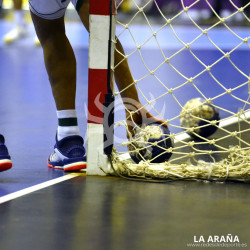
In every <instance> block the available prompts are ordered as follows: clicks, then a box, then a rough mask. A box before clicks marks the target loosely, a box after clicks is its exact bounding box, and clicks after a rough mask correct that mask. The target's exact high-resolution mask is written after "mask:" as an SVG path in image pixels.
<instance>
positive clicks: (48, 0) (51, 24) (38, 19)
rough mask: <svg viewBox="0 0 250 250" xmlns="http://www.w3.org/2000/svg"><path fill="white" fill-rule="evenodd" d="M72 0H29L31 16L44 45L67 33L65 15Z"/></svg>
mask: <svg viewBox="0 0 250 250" xmlns="http://www.w3.org/2000/svg"><path fill="white" fill-rule="evenodd" d="M69 2H70V0H66V1H63V2H61V0H42V1H40V0H29V4H30V10H31V17H32V21H33V23H34V27H35V29H36V33H37V36H38V38H39V40H40V42H41V44H42V45H43V43H44V42H45V41H46V40H50V41H54V40H55V39H57V38H60V36H64V35H65V24H64V15H65V10H66V8H67V6H68V4H69Z"/></svg>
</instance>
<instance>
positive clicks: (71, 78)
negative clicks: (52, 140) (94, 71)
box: [31, 12, 86, 171]
mask: <svg viewBox="0 0 250 250" xmlns="http://www.w3.org/2000/svg"><path fill="white" fill-rule="evenodd" d="M31 17H32V20H33V23H34V26H35V29H36V33H37V36H38V38H39V40H40V42H41V46H42V48H43V53H44V61H45V66H46V69H47V72H48V76H49V81H50V84H51V88H52V93H53V96H54V100H55V103H56V108H57V117H58V129H57V135H56V145H55V150H54V153H52V154H51V155H50V156H49V159H48V166H49V167H51V168H55V169H63V170H64V171H75V170H80V169H83V168H86V157H85V149H84V147H83V139H82V137H81V136H80V135H79V128H78V124H77V116H76V110H75V96H76V59H75V55H74V52H73V49H72V47H71V45H70V43H69V41H68V38H67V36H66V34H65V25H64V17H61V18H58V19H54V20H46V19H43V18H40V17H38V16H36V15H35V14H33V13H32V12H31Z"/></svg>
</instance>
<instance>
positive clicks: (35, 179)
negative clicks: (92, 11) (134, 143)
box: [0, 21, 250, 250]
mask: <svg viewBox="0 0 250 250" xmlns="http://www.w3.org/2000/svg"><path fill="white" fill-rule="evenodd" d="M11 25H12V24H11V23H8V22H7V23H6V22H4V21H0V37H2V36H3V34H4V33H5V32H6V31H8V30H9V29H10V28H11ZM158 28H159V27H157V26H154V29H155V30H157V29H158ZM131 29H132V32H133V34H134V35H135V36H137V37H138V41H139V43H144V42H145V40H144V37H145V36H146V37H147V32H148V30H147V29H146V28H143V27H141V26H134V27H132V28H131ZM235 29H237V27H235ZM29 30H30V36H29V37H28V38H25V39H24V40H22V41H20V42H18V43H17V44H15V45H9V46H6V45H4V44H2V42H0V102H1V105H0V119H1V124H0V132H1V133H2V134H3V135H4V136H5V139H6V144H7V146H8V148H9V152H10V154H11V157H12V161H13V168H12V169H11V170H9V171H6V172H1V173H0V201H1V199H3V198H4V197H6V195H11V194H13V193H14V192H17V191H22V190H25V189H26V188H30V187H33V186H35V185H38V184H42V183H47V181H50V180H58V178H61V177H63V178H64V177H65V176H67V175H68V174H65V173H63V172H62V171H60V170H52V169H48V167H47V157H48V156H49V154H50V153H51V152H52V151H53V146H54V142H55V139H54V138H55V133H56V127H57V119H56V108H55V104H54V101H53V98H52V93H51V89H50V85H49V81H48V77H47V73H46V70H45V67H44V63H43V54H42V49H41V48H40V47H35V46H34V45H33V38H34V35H35V34H34V30H33V27H32V25H31V24H30V26H29ZM176 32H177V33H178V34H180V36H182V40H183V41H185V42H186V43H189V42H191V41H192V40H193V39H194V38H195V37H196V36H197V35H199V31H198V30H196V29H193V28H191V27H181V26H180V27H177V29H176ZM237 32H238V34H240V36H241V37H249V35H250V28H241V27H238V30H237ZM118 33H119V30H118ZM67 34H68V36H69V39H70V41H71V42H72V45H73V48H74V50H75V54H76V58H77V62H78V71H77V74H78V75H77V79H78V86H77V101H76V104H77V112H78V117H79V118H78V122H79V125H80V126H79V127H80V132H81V135H82V136H83V137H84V138H86V126H87V125H86V107H87V84H88V33H87V32H86V31H84V28H83V27H82V26H81V25H80V24H77V23H71V24H67ZM211 37H212V38H213V39H214V42H215V43H216V44H217V45H218V46H219V47H220V48H222V50H223V51H225V52H228V51H230V50H231V49H232V48H233V47H235V46H236V45H237V44H239V43H240V42H239V39H237V38H236V37H232V36H231V35H230V33H228V32H227V31H225V29H223V28H222V27H219V28H217V29H215V30H214V32H212V33H211ZM120 39H121V41H125V40H127V43H126V44H127V45H126V47H125V50H126V52H127V53H131V52H133V46H132V41H130V40H129V38H127V37H126V34H124V35H121V36H120ZM159 41H160V43H161V45H162V50H163V52H164V54H165V55H167V57H171V56H172V55H173V54H174V53H176V52H177V51H179V50H180V49H181V48H182V47H183V44H181V43H179V42H178V41H176V37H172V36H171V32H170V30H166V33H161V35H159ZM192 46H193V47H192V51H193V53H194V54H195V55H196V56H197V57H198V58H200V59H201V60H202V61H203V62H205V63H206V64H207V65H211V64H213V62H215V61H216V60H218V59H219V58H220V57H221V56H222V53H221V52H219V51H218V50H217V49H215V48H214V46H212V45H211V43H209V42H207V41H206V40H204V41H203V40H201V42H200V43H194V44H193V45H192ZM142 54H143V57H144V58H145V61H147V62H148V61H150V63H149V65H147V67H148V68H149V69H150V70H154V69H155V68H156V67H157V65H159V64H160V63H161V62H162V60H163V57H162V54H161V53H160V52H159V50H158V49H157V44H156V43H155V42H154V41H153V40H152V41H149V42H148V43H147V44H146V46H145V47H144V49H143V50H142ZM150 58H152V60H148V59H150ZM249 58H250V50H249V43H248V45H247V44H243V45H242V46H240V48H239V49H237V51H235V52H233V53H232V55H231V60H232V61H233V62H234V63H235V64H236V65H237V67H238V68H239V69H240V70H241V71H242V72H244V74H245V76H244V75H243V74H240V73H239V71H238V70H235V68H230V65H229V62H228V60H226V59H223V60H221V61H220V62H219V63H218V64H217V67H216V68H214V70H213V72H212V73H213V74H214V76H215V77H216V78H217V79H219V80H222V79H223V83H224V84H225V85H226V86H227V88H235V87H236V86H238V85H239V84H243V83H244V82H246V81H247V77H246V76H249V74H250V60H249ZM129 62H130V66H131V70H132V72H133V75H134V77H135V79H140V78H141V77H142V76H143V75H145V73H147V70H146V69H145V67H143V66H142V65H141V64H140V56H139V55H137V54H135V55H134V56H131V58H130V60H129ZM171 63H172V65H174V66H175V67H176V68H178V70H180V71H181V72H182V74H183V75H185V76H186V77H187V78H191V77H194V76H196V74H197V73H198V72H200V71H201V70H202V69H204V66H202V65H201V64H199V63H198V62H197V60H194V57H193V55H191V54H190V53H189V52H188V51H187V50H185V51H182V52H180V53H179V54H178V55H177V56H175V57H173V59H172V61H171ZM227 66H228V67H229V70H226V71H225V68H226V67H227ZM156 75H157V77H158V79H160V80H161V81H162V82H164V83H165V84H166V85H167V86H168V87H169V88H175V87H176V86H177V85H179V84H180V83H182V82H183V81H184V78H183V77H181V76H180V75H179V74H176V72H174V71H173V70H172V69H171V68H170V67H169V66H168V65H167V64H166V65H165V66H164V67H161V68H160V69H159V70H157V71H156ZM194 81H195V84H196V85H197V86H199V88H200V90H201V91H202V92H203V93H206V97H207V98H211V97H214V96H217V95H219V94H221V93H223V91H224V90H223V89H222V88H221V87H218V85H217V84H214V81H212V79H211V77H209V76H208V73H204V74H202V75H200V76H198V77H197V78H196V79H195V80H194ZM140 84H141V85H140ZM138 86H139V87H140V88H142V89H143V91H144V93H146V97H147V98H148V99H153V98H156V97H158V96H159V95H160V94H161V93H164V92H166V89H164V88H163V87H162V86H160V85H159V81H157V80H156V79H155V77H151V78H147V80H145V81H141V83H140V82H139V83H138ZM174 94H175V96H176V98H177V99H178V100H181V104H182V105H184V104H185V102H186V101H188V100H189V99H191V98H194V97H196V96H197V94H198V93H197V90H196V89H194V88H193V89H192V88H185V87H184V88H183V89H180V90H176V92H175V93H174ZM234 94H235V95H236V96H237V97H238V98H239V99H240V98H242V99H244V100H246V99H247V97H248V95H249V93H248V88H247V87H246V86H244V87H242V88H239V89H237V90H236V91H235V92H234ZM140 98H141V101H142V103H145V99H144V97H143V96H140ZM233 100H235V98H232V97H231V96H230V95H223V96H222V97H221V98H219V97H218V98H216V100H215V104H216V105H218V106H223V108H224V109H225V110H228V111H233V112H237V111H238V110H239V109H240V108H242V107H243V104H242V102H241V101H233ZM154 105H155V107H156V109H157V110H160V111H161V114H162V115H163V117H164V118H165V119H170V120H171V119H172V123H173V124H174V125H177V126H178V125H179V120H178V119H174V117H176V116H178V115H179V113H180V110H181V109H180V107H179V106H178V105H176V101H175V99H174V98H173V96H171V95H166V96H165V97H164V98H160V99H159V101H157V103H155V104H154ZM246 108H249V107H246ZM225 110H224V111H221V117H222V118H225V117H227V116H228V115H229V112H226V111H225ZM120 113H121V114H120V115H119V114H117V116H116V119H117V120H121V119H124V114H123V113H122V112H120ZM170 129H171V131H172V132H174V133H179V132H180V131H181V129H180V128H178V127H174V126H173V127H171V126H170ZM121 133H123V135H124V136H123V135H120V131H119V128H118V131H117V137H118V135H119V138H121V137H124V138H125V133H124V131H123V132H121ZM85 143H86V141H85ZM70 178H71V177H70ZM45 186H46V184H45ZM33 191H34V190H32V189H31V191H27V192H28V194H26V195H22V194H21V197H19V198H16V199H13V200H10V201H7V202H3V204H1V205H0V249H3V250H16V249H17V250H22V249H23V250H31V249H32V250H33V249H37V250H38V249H51V250H54V249H60V250H61V249H65V250H71V249H84V250H85V249H109V250H111V249H116V250H117V249H136V250H137V249H139V250H140V249H170V250H171V249H186V248H187V249H188V247H187V244H188V243H194V236H195V235H196V236H197V237H198V236H200V235H204V236H206V237H208V236H209V235H213V236H214V235H220V236H222V235H227V234H232V235H233V236H235V235H237V236H238V237H239V240H240V244H246V245H247V244H248V247H249V246H250V241H249V233H250V231H249V223H250V219H249V207H250V199H249V184H247V183H244V184H242V183H226V184H218V183H201V182H175V183H170V184H166V185H165V184H154V183H137V182H130V181H127V180H123V179H119V178H116V177H86V176H85V175H84V174H79V175H77V176H72V178H71V179H70V180H67V179H65V180H64V179H63V181H62V182H60V183H59V184H55V185H54V184H51V185H50V184H49V185H48V187H44V188H42V187H41V188H38V190H37V191H36V192H33ZM29 192H30V193H29ZM242 246H243V245H242ZM189 248H190V247H189ZM215 249H217V248H215ZM231 249H237V248H234V247H232V248H231Z"/></svg>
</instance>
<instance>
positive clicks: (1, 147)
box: [0, 135, 12, 172]
mask: <svg viewBox="0 0 250 250" xmlns="http://www.w3.org/2000/svg"><path fill="white" fill-rule="evenodd" d="M4 143H5V140H4V137H3V136H2V135H0V172H2V171H5V170H8V169H10V168H11V167H12V162H11V159H10V155H9V152H8V149H7V147H6V145H5V144H4Z"/></svg>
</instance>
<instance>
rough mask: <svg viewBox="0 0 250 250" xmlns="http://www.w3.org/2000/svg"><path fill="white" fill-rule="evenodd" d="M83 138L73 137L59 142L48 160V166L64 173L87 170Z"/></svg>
mask: <svg viewBox="0 0 250 250" xmlns="http://www.w3.org/2000/svg"><path fill="white" fill-rule="evenodd" d="M83 143H84V141H83V138H82V137H81V136H79V135H73V136H68V137H65V138H63V139H62V140H60V141H58V140H57V136H56V144H55V147H54V153H53V154H51V155H50V156H49V158H48V166H49V167H50V168H55V169H63V170H64V171H76V170H81V169H85V168H86V156H85V148H84V146H83Z"/></svg>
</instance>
